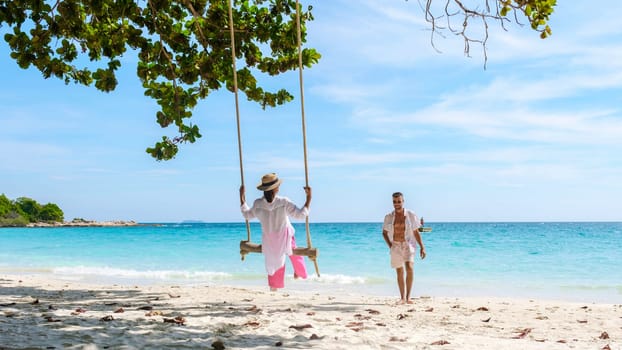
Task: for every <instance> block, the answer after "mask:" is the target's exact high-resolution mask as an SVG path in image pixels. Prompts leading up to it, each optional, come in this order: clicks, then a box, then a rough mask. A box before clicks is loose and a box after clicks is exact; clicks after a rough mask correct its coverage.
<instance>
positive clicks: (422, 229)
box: [419, 227, 432, 232]
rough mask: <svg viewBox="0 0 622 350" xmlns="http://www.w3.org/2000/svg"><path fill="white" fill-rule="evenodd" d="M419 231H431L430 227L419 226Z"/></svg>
mask: <svg viewBox="0 0 622 350" xmlns="http://www.w3.org/2000/svg"><path fill="white" fill-rule="evenodd" d="M419 232H432V228H431V227H419Z"/></svg>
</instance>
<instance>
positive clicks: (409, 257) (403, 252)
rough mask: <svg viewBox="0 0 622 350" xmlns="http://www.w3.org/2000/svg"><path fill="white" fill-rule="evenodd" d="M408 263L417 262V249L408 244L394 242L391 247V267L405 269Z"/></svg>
mask: <svg viewBox="0 0 622 350" xmlns="http://www.w3.org/2000/svg"><path fill="white" fill-rule="evenodd" d="M407 262H415V249H414V248H413V247H412V246H411V245H410V243H408V242H393V244H392V245H391V267H392V268H394V269H396V268H398V267H404V264H406V263H407Z"/></svg>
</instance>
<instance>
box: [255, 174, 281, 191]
mask: <svg viewBox="0 0 622 350" xmlns="http://www.w3.org/2000/svg"><path fill="white" fill-rule="evenodd" d="M280 184H281V179H279V177H278V176H277V175H276V174H275V173H270V174H266V175H264V176H262V177H261V183H259V185H257V189H258V190H260V191H270V190H273V189H275V188H277V187H279V185H280Z"/></svg>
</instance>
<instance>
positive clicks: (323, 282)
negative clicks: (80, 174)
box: [0, 220, 622, 303]
mask: <svg viewBox="0 0 622 350" xmlns="http://www.w3.org/2000/svg"><path fill="white" fill-rule="evenodd" d="M426 226H429V227H431V228H432V232H426V233H422V237H423V241H424V244H425V246H426V251H427V255H428V256H427V258H426V259H425V260H420V259H417V260H416V262H415V282H414V290H413V296H415V297H417V296H450V297H451V296H456V297H459V296H472V297H513V298H538V299H553V300H568V301H585V302H605V303H622V272H620V270H621V268H622V252H620V249H618V248H619V247H620V246H622V222H429V223H426ZM294 227H295V228H296V240H297V245H298V246H306V245H307V242H306V232H305V225H304V223H294ZM381 230H382V224H381V223H379V222H366V223H345V222H343V223H310V232H311V239H312V244H313V247H315V248H318V250H319V256H318V264H319V269H320V277H317V276H316V274H315V270H314V267H313V263H312V262H311V261H307V269H308V271H309V278H308V279H307V280H294V279H293V278H292V276H291V274H292V273H293V272H292V268H291V265H290V264H289V262H287V263H286V265H287V268H286V271H287V275H288V277H287V279H286V285H285V290H287V289H292V290H305V291H317V292H325V291H332V292H335V291H336V292H340V293H354V294H371V295H379V296H397V295H398V291H397V286H396V283H395V272H394V270H393V269H391V267H390V265H389V254H388V248H387V247H386V243H385V242H384V240H383V238H382V234H381ZM251 234H252V237H251V238H252V239H251V240H252V241H253V242H255V243H259V242H260V240H261V232H260V227H259V224H258V223H256V222H252V223H251ZM246 235H247V233H246V225H245V223H243V222H237V223H205V222H198V221H197V220H187V221H185V222H181V223H153V222H152V223H149V222H145V223H140V224H139V225H138V226H127V227H126V226H124V227H55V228H0V273H3V274H42V275H48V276H50V277H53V278H58V279H65V280H71V281H84V282H91V283H98V284H130V285H145V284H169V285H181V284H184V285H187V284H190V285H202V284H219V285H232V286H258V287H263V286H265V287H266V289H267V283H266V276H265V272H264V266H263V257H262V256H261V255H260V254H252V253H251V254H249V255H247V256H246V259H245V260H244V261H242V260H241V259H240V254H239V242H240V241H241V240H246Z"/></svg>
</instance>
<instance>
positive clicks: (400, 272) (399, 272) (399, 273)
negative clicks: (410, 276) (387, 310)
mask: <svg viewBox="0 0 622 350" xmlns="http://www.w3.org/2000/svg"><path fill="white" fill-rule="evenodd" d="M395 274H396V277H397V287H398V288H399V289H400V304H403V303H405V302H406V299H404V268H403V267H398V268H396V269H395Z"/></svg>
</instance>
